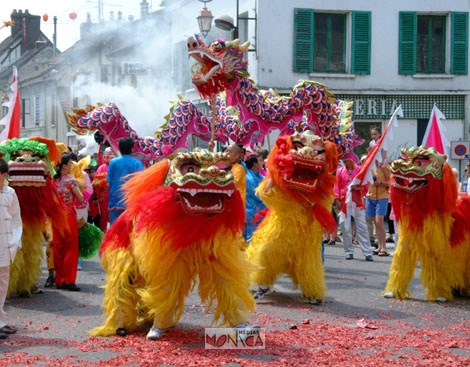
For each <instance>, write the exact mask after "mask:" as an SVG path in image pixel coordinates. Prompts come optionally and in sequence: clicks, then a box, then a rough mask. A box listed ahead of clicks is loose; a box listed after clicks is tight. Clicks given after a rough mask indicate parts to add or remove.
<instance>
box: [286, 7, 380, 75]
mask: <svg viewBox="0 0 470 367" xmlns="http://www.w3.org/2000/svg"><path fill="white" fill-rule="evenodd" d="M350 23H351V45H350V48H351V63H350V69H351V72H352V73H353V74H370V43H371V42H370V41H371V39H370V30H371V13H370V12H352V13H351V22H350ZM294 31H295V35H294V72H300V73H310V72H313V71H317V72H334V73H346V72H347V70H348V64H347V60H346V55H347V42H346V39H347V32H348V16H347V14H338V13H320V12H315V11H314V10H313V9H295V14H294Z"/></svg>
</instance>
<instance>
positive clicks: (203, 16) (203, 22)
mask: <svg viewBox="0 0 470 367" xmlns="http://www.w3.org/2000/svg"><path fill="white" fill-rule="evenodd" d="M199 1H200V2H201V3H204V7H203V8H202V10H201V13H200V14H199V16H198V17H197V22H198V24H199V30H200V31H201V34H202V35H203V37H204V38H205V37H206V36H207V34H208V33H209V31H210V30H211V26H212V19H214V17H213V16H212V13H211V11H210V10H208V9H207V6H206V3H209V2H211V1H212V0H199Z"/></svg>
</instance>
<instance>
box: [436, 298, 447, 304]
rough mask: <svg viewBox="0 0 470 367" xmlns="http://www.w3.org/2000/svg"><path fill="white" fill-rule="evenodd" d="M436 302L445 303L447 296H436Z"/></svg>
mask: <svg viewBox="0 0 470 367" xmlns="http://www.w3.org/2000/svg"><path fill="white" fill-rule="evenodd" d="M436 302H442V303H445V302H447V298H445V297H436Z"/></svg>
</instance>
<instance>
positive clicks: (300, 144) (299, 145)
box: [292, 141, 304, 150]
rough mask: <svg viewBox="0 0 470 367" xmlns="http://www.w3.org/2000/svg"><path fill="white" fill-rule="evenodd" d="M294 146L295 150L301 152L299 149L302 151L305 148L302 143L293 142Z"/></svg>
mask: <svg viewBox="0 0 470 367" xmlns="http://www.w3.org/2000/svg"><path fill="white" fill-rule="evenodd" d="M292 145H293V146H294V149H295V150H299V149H302V148H303V147H304V145H303V144H302V142H300V141H293V142H292Z"/></svg>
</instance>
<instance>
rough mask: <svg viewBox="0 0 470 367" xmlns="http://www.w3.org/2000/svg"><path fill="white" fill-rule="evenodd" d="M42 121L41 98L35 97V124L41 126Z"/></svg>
mask: <svg viewBox="0 0 470 367" xmlns="http://www.w3.org/2000/svg"><path fill="white" fill-rule="evenodd" d="M40 121H41V106H40V104H39V96H34V124H35V125H36V126H39V124H40Z"/></svg>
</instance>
